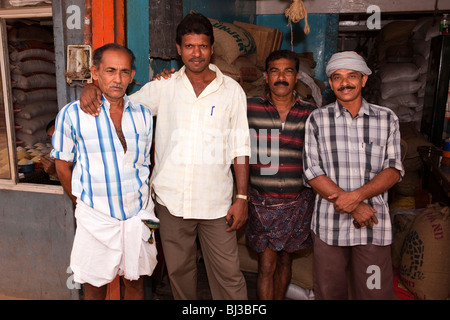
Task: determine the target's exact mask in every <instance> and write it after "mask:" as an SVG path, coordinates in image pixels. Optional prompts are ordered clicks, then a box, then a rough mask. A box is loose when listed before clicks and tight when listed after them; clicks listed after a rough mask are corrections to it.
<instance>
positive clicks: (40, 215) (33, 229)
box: [0, 0, 84, 300]
mask: <svg viewBox="0 0 450 320" xmlns="http://www.w3.org/2000/svg"><path fill="white" fill-rule="evenodd" d="M70 5H76V6H77V7H78V8H80V9H81V12H80V16H79V18H80V19H81V21H83V20H84V19H83V17H84V16H83V14H84V13H83V11H84V1H83V0H62V1H53V5H52V11H53V25H54V37H55V39H54V40H55V53H56V70H57V72H56V74H57V87H58V104H59V107H60V108H62V107H63V106H64V105H65V104H66V103H67V102H69V101H72V100H74V99H77V98H78V95H79V92H80V90H81V88H80V87H71V86H69V85H67V83H66V80H65V76H64V71H65V68H66V64H65V61H66V60H65V55H66V46H67V45H68V44H82V43H83V34H82V27H81V28H80V29H68V28H67V24H66V21H67V18H68V14H67V8H68V7H69V6H70ZM69 14H70V12H69ZM81 25H82V24H81ZM22 185H23V186H26V184H22ZM27 188H28V189H31V188H32V187H30V185H28V187H27ZM61 190H62V189H61ZM74 234H75V221H74V216H73V206H72V202H71V201H70V199H69V198H68V196H67V195H65V194H59V193H58V194H53V193H40V192H27V191H16V190H0V274H1V276H0V297H1V299H8V298H17V299H35V300H41V299H52V300H53V299H78V298H79V292H78V290H71V289H69V287H68V284H67V282H68V280H69V286H70V285H71V284H72V283H70V276H71V274H70V273H68V270H67V269H68V267H69V261H70V252H71V248H72V242H73V237H74Z"/></svg>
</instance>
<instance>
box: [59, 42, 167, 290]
mask: <svg viewBox="0 0 450 320" xmlns="http://www.w3.org/2000/svg"><path fill="white" fill-rule="evenodd" d="M133 61H134V54H133V53H132V52H131V51H130V50H129V49H127V48H125V47H122V46H119V45H117V44H108V45H105V46H103V47H101V48H99V49H97V50H96V52H95V54H94V66H93V67H92V69H91V71H92V75H93V78H94V79H95V80H98V85H99V88H100V90H101V91H102V93H103V96H102V106H101V111H100V114H99V116H98V117H91V116H90V115H88V114H85V113H84V112H82V110H81V108H80V102H79V101H74V102H72V103H69V104H68V105H66V106H65V107H64V108H63V109H61V111H60V112H59V113H58V116H57V119H56V127H55V133H54V135H53V141H52V143H53V148H54V149H53V150H52V153H51V155H52V157H53V158H55V159H56V160H55V164H56V170H57V172H58V177H59V179H60V181H61V184H62V186H63V188H64V190H65V191H66V192H67V194H68V195H69V196H70V197H71V199H72V201H73V202H74V203H75V204H76V210H75V217H76V220H77V230H76V235H75V239H74V244H73V248H72V254H71V263H70V267H71V269H72V271H73V272H74V280H75V282H78V283H84V284H85V299H104V298H105V296H106V285H107V284H108V283H110V282H111V281H112V280H113V279H114V278H115V277H116V276H117V275H121V276H123V281H124V284H125V299H143V298H144V286H143V277H142V276H143V275H151V274H152V272H153V269H154V267H155V265H156V263H157V261H156V247H155V243H154V242H153V241H152V233H151V232H152V230H150V228H149V227H148V226H149V225H150V226H153V227H157V226H158V219H157V218H156V217H155V215H154V213H153V202H152V201H151V199H149V182H148V178H149V174H150V169H149V166H150V148H151V143H152V115H151V113H150V110H149V109H148V108H145V107H144V106H142V105H140V104H136V103H134V102H132V101H130V99H129V98H128V97H127V96H126V94H125V90H126V89H127V87H128V84H129V83H131V81H132V79H133V76H134V73H135V71H134V70H132V65H133ZM144 222H145V223H144ZM149 240H150V241H149Z"/></svg>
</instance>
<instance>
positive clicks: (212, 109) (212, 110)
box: [211, 106, 216, 117]
mask: <svg viewBox="0 0 450 320" xmlns="http://www.w3.org/2000/svg"><path fill="white" fill-rule="evenodd" d="M215 107H216V106H212V107H211V117H212V115H213V112H214V108H215Z"/></svg>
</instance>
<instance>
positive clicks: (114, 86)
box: [109, 85, 124, 90]
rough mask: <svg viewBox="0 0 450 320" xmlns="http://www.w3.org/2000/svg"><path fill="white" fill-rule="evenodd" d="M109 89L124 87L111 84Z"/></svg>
mask: <svg viewBox="0 0 450 320" xmlns="http://www.w3.org/2000/svg"><path fill="white" fill-rule="evenodd" d="M109 87H110V88H111V89H120V90H123V89H124V87H123V86H118V85H113V86H109Z"/></svg>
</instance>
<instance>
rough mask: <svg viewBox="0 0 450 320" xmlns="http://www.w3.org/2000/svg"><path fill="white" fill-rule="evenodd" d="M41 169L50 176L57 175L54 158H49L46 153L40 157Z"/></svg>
mask: <svg viewBox="0 0 450 320" xmlns="http://www.w3.org/2000/svg"><path fill="white" fill-rule="evenodd" d="M41 164H42V169H44V171H45V173H47V174H49V175H51V176H57V173H56V166H55V159H51V158H50V157H49V156H48V155H46V156H43V157H42V158H41Z"/></svg>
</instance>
